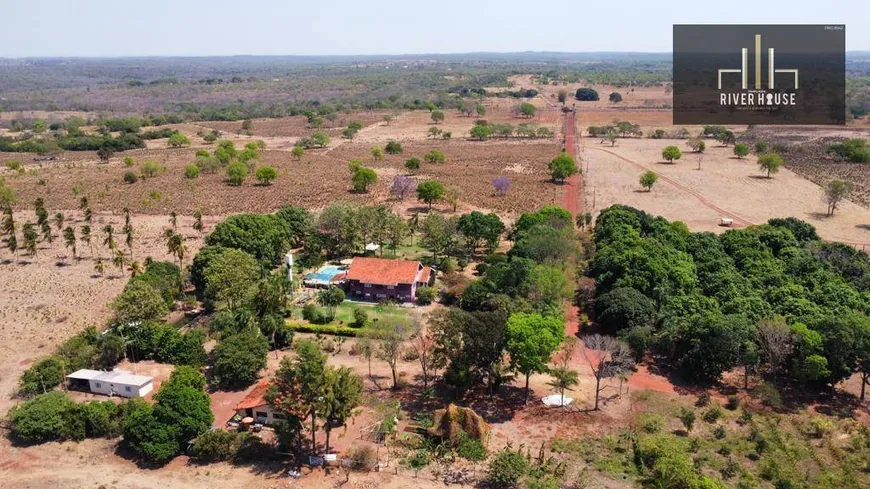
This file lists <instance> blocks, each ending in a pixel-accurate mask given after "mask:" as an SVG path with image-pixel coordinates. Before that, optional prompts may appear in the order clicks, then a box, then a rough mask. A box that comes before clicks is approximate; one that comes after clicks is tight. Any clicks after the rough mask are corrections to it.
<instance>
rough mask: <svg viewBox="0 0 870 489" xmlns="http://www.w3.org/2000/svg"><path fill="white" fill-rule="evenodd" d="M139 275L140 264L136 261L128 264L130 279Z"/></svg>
mask: <svg viewBox="0 0 870 489" xmlns="http://www.w3.org/2000/svg"><path fill="white" fill-rule="evenodd" d="M140 273H142V264H141V263H139V262H138V261H134V262H133V263H131V264H130V278H133V277H135V276H136V275H139V274H140Z"/></svg>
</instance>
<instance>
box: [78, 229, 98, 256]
mask: <svg viewBox="0 0 870 489" xmlns="http://www.w3.org/2000/svg"><path fill="white" fill-rule="evenodd" d="M79 233H81V235H82V237H81V240H82V241H84V242H85V244H86V245H88V248H90V249H91V256H94V245H92V244H91V227H90V226H89V225H87V224H85V225H84V226H82V228H81V229H80V230H79Z"/></svg>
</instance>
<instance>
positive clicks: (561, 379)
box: [547, 365, 598, 409]
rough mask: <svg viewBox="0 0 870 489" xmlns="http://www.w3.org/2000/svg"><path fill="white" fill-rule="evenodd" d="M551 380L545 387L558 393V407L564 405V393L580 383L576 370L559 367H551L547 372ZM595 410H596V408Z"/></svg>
mask: <svg viewBox="0 0 870 489" xmlns="http://www.w3.org/2000/svg"><path fill="white" fill-rule="evenodd" d="M548 373H549V374H550V377H552V379H551V380H549V381H548V382H547V385H549V386H550V387H552V388H554V389H556V391H557V392H558V393H559V398H560V399H559V405H561V406H564V405H565V391H570V390H573V388H574V386H576V385H577V384H578V383H580V377H579V375H578V374H577V371H576V370H571V369H570V368H568V367H567V366H564V365H560V366H558V367H551V368H550V369H549V370H548ZM597 400H598V396H597V394H596V402H597ZM596 409H598V408H597V407H596Z"/></svg>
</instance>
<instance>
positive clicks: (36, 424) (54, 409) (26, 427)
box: [9, 391, 85, 443]
mask: <svg viewBox="0 0 870 489" xmlns="http://www.w3.org/2000/svg"><path fill="white" fill-rule="evenodd" d="M9 427H10V435H11V436H12V437H13V438H15V439H16V440H19V441H21V442H24V443H42V442H46V441H51V440H81V439H83V438H84V437H85V427H84V419H83V417H82V416H81V415H80V414H79V413H78V405H77V404H76V403H75V402H73V400H72V399H70V398H69V397H68V396H67V395H66V394H65V393H63V392H60V391H52V392H48V393H46V394H41V395H39V396H36V397H34V398H33V399H30V400H28V401H26V402H25V403H23V404H21V405H19V406H15V407H13V408H12V410H10V411H9Z"/></svg>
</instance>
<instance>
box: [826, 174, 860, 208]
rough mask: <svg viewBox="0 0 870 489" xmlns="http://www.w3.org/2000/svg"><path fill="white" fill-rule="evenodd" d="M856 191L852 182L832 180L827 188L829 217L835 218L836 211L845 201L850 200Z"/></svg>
mask: <svg viewBox="0 0 870 489" xmlns="http://www.w3.org/2000/svg"><path fill="white" fill-rule="evenodd" d="M854 189H855V186H854V185H853V184H852V182H849V181H846V180H831V181H830V182H828V185H827V186H826V187H825V201H826V202H827V203H828V215H829V216H833V215H834V211H836V210H837V208H838V207H839V205H840V202H842V201H843V199H847V198H849V195H850V194H851V193H852V191H853V190H854Z"/></svg>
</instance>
